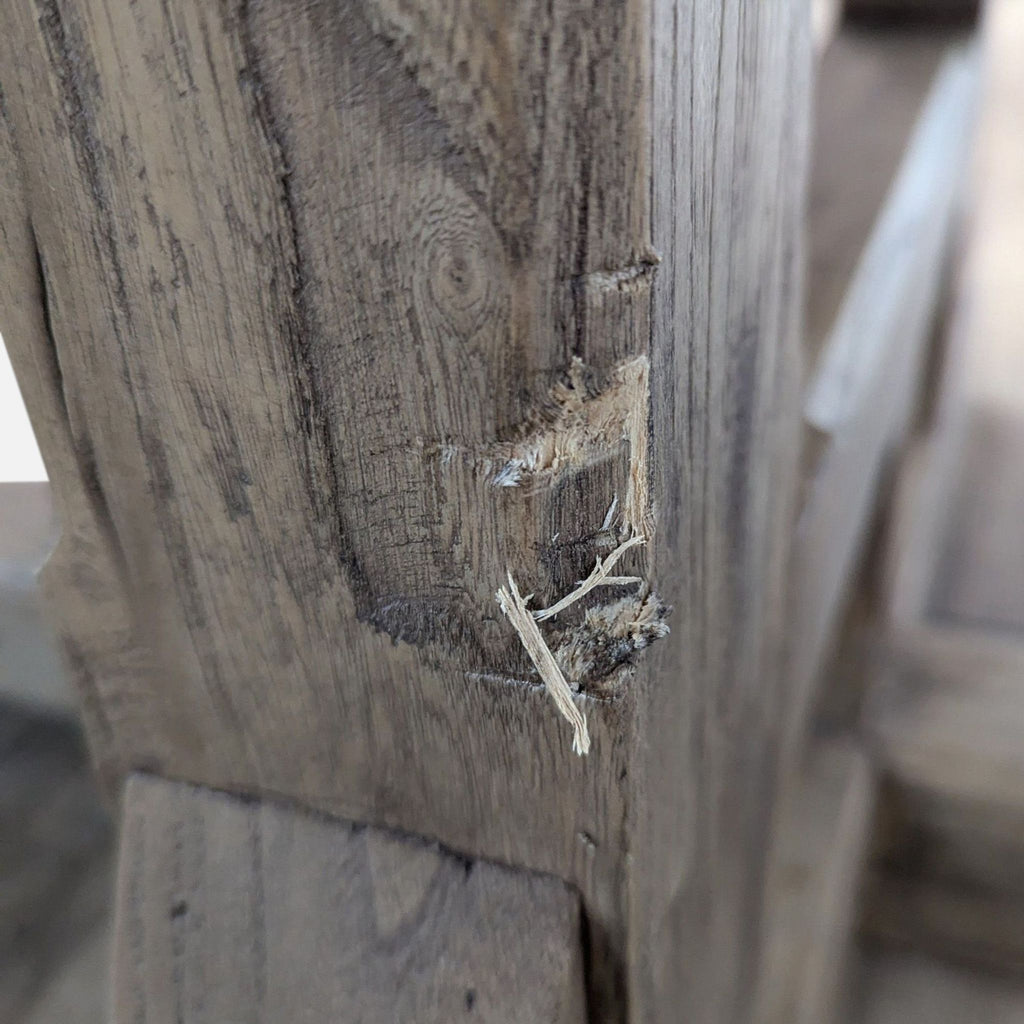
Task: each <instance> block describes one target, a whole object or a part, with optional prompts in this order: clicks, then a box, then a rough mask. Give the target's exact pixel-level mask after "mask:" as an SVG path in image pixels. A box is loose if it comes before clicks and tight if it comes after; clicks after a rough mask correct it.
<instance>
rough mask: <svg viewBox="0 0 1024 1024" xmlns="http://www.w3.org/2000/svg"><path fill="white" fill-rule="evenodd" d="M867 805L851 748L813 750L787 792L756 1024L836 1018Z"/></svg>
mask: <svg viewBox="0 0 1024 1024" xmlns="http://www.w3.org/2000/svg"><path fill="white" fill-rule="evenodd" d="M874 803H875V777H874V772H873V770H872V767H871V763H870V760H869V758H868V756H867V754H865V753H864V752H863V751H862V750H860V749H859V748H858V747H857V746H856V745H855V744H854V743H853V742H851V741H850V740H848V739H834V740H819V741H817V742H816V743H814V744H812V746H811V748H810V750H809V751H808V753H807V756H806V758H805V763H804V764H803V765H802V766H801V770H800V772H799V774H798V775H795V776H794V777H793V778H792V779H791V780H790V785H789V786H788V787H787V789H786V792H785V793H784V796H783V799H782V801H781V805H780V806H781V814H780V816H779V819H778V823H777V825H776V830H775V838H774V842H773V844H772V857H771V859H770V861H769V866H768V874H767V878H766V881H765V892H766V896H767V899H766V905H765V925H764V927H765V937H764V943H763V948H764V950H765V957H764V960H763V962H762V966H761V971H760V975H759V987H758V1000H757V1010H756V1014H755V1016H754V1018H753V1020H754V1021H756V1022H757V1024H820V1022H822V1021H832V1020H839V1019H841V1016H840V1003H841V995H842V994H844V993H843V991H842V989H843V986H842V983H843V980H844V973H845V970H846V961H847V955H848V950H849V945H850V940H851V937H852V934H853V924H854V918H855V911H854V907H855V902H856V898H857V896H858V895H859V885H860V880H861V874H862V868H863V865H864V860H865V854H866V850H867V846H868V838H869V835H870V831H871V815H872V811H873V808H874Z"/></svg>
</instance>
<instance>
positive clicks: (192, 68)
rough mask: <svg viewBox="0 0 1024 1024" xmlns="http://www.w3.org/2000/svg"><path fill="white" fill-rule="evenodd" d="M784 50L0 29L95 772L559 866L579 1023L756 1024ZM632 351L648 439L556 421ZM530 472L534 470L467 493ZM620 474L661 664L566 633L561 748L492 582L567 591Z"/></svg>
mask: <svg viewBox="0 0 1024 1024" xmlns="http://www.w3.org/2000/svg"><path fill="white" fill-rule="evenodd" d="M807 21H808V11H807V9H806V6H805V5H802V4H790V3H786V2H783V0H773V2H770V3H763V2H760V0H758V2H756V3H755V2H754V0H730V2H727V3H724V4H723V3H720V2H718V0H714V2H712V0H702V2H700V3H698V4H695V5H681V4H677V3H675V2H673V0H631V2H629V3H625V4H616V5H606V4H597V3H596V2H594V3H591V2H588V0H558V2H556V3H554V4H550V5H549V4H540V3H526V2H524V3H521V4H514V5H507V6H497V7H495V6H487V5H484V4H471V5H468V6H459V5H455V4H448V3H440V2H437V3H429V2H421V3H403V2H398V0H380V2H375V3H366V4H358V3H355V2H351V0H346V2H343V3H341V4H326V3H321V2H314V3H308V4H294V3H290V2H286V0H251V2H245V3H240V4H238V5H237V6H232V5H229V4H227V3H221V4H217V5H209V4H199V3H195V2H192V0H171V2H168V3H163V4H157V3H156V2H154V0H144V2H140V3H136V4H131V5H126V4H122V3H119V2H109V0H39V2H37V3H33V4H26V5H23V6H20V7H14V8H11V9H10V10H9V11H7V12H5V14H4V16H3V20H2V28H3V31H2V32H0V68H2V71H0V88H2V93H3V116H4V119H5V124H6V129H5V132H4V140H3V142H2V143H0V145H3V146H4V147H5V152H4V154H3V160H2V161H0V163H2V165H3V166H2V170H0V175H2V177H3V189H4V192H3V195H2V196H0V200H2V202H0V216H2V217H3V218H4V224H3V228H2V231H3V233H4V243H5V244H4V246H3V254H2V256H0V260H2V261H3V262H2V264H0V317H2V319H0V329H2V330H3V333H4V336H5V339H6V340H7V341H8V342H9V344H10V346H11V349H12V358H13V361H14V363H15V366H16V369H17V371H18V374H19V379H20V380H21V382H22V385H23V388H24V390H25V391H26V394H27V398H28V403H29V406H30V412H31V414H32V416H33V422H34V426H35V428H36V431H37V433H38V434H39V436H40V442H41V447H42V450H43V454H44V458H45V459H46V461H47V465H48V468H49V471H50V475H51V478H53V479H54V480H55V482H56V487H57V490H58V492H59V507H60V510H61V515H62V520H63V522H64V536H63V538H62V541H61V545H60V547H59V548H58V550H57V552H56V554H55V556H54V557H53V558H52V559H51V562H50V564H49V566H48V568H47V570H46V580H45V582H46V586H47V588H48V592H49V594H50V596H51V600H52V603H53V605H54V608H55V614H56V617H57V619H58V621H59V623H60V626H61V631H62V633H63V635H64V638H65V643H66V645H67V647H68V650H69V652H70V654H71V656H72V661H73V663H74V665H75V667H76V669H77V675H78V683H79V686H80V688H81V690H82V692H83V695H84V702H85V707H86V713H87V717H88V721H89V725H90V729H91V733H92V737H93V745H94V749H95V752H96V756H97V759H98V761H99V764H100V767H101V770H102V771H103V772H104V774H105V775H106V777H107V778H109V779H114V778H117V777H120V776H121V775H123V774H124V773H125V772H126V771H128V770H129V769H131V768H133V767H142V768H147V769H150V770H155V771H157V772H159V773H161V774H165V775H169V776H174V777H180V778H183V779H188V780H191V781H195V782H201V783H207V784H210V785H214V786H217V787H223V788H229V789H238V790H244V791H247V792H271V793H277V794H283V795H286V796H288V797H291V798H294V799H297V800H298V801H300V802H302V803H305V804H307V805H311V806H314V807H317V808H321V809H324V810H328V811H331V812H333V813H336V814H340V815H344V816H347V817H349V818H352V819H355V820H360V821H367V822H371V823H374V824H380V825H392V826H398V827H401V828H403V829H406V830H410V831H414V832H418V833H421V834H423V835H427V836H431V837H437V838H440V839H441V840H443V841H444V842H445V843H446V844H447V845H448V846H450V847H451V848H453V849H457V850H460V851H463V852H465V853H467V854H470V855H474V856H477V855H481V856H487V857H491V858H494V859H497V860H501V861H504V862H508V863H512V864H516V865H521V866H525V867H529V868H534V869H539V870H543V871H549V872H552V873H554V874H557V875H559V876H561V877H563V878H566V879H568V880H569V881H571V882H572V883H573V884H575V885H577V886H578V887H579V889H580V891H581V892H582V894H583V898H584V904H585V909H586V913H587V916H588V921H589V928H588V936H589V942H590V945H591V949H590V959H589V963H590V966H591V970H590V983H591V986H592V993H591V994H592V996H593V998H594V1003H593V1007H594V1009H593V1012H595V1013H598V1014H607V1015H608V1016H610V1017H613V1016H615V1015H616V1014H621V1013H622V1012H623V1011H624V1007H625V1006H626V1005H627V1004H628V1006H629V1012H630V1014H631V1015H632V1019H636V1020H643V1021H652V1022H655V1021H659V1020H676V1019H678V1018H679V1016H680V1015H682V1016H684V1017H685V1018H686V1019H688V1020H693V1021H702V1020H725V1019H729V1018H731V1017H736V1016H740V1017H742V1016H743V1013H744V1010H743V1007H744V1006H745V1004H746V1003H747V1002H748V1001H749V998H750V991H749V986H748V985H744V984H742V983H738V981H737V979H743V978H747V977H749V976H750V974H751V971H752V969H753V968H752V965H753V964H754V962H755V959H756V955H757V951H756V945H757V941H756V928H754V927H753V922H754V921H755V920H756V917H757V912H758V911H757V907H758V903H759V899H760V893H759V891H758V884H757V879H758V877H759V875H760V871H761V861H762V859H763V854H762V852H761V851H762V849H763V846H764V842H763V840H764V835H765V831H766V827H767V822H768V819H769V817H770V814H771V805H772V801H773V793H774V789H775V781H774V773H773V765H774V763H775V759H776V749H775V746H776V744H775V737H776V734H777V731H778V727H779V722H780V721H781V720H782V719H783V718H784V717H785V716H786V713H787V712H786V708H785V702H784V700H782V699H781V697H780V695H781V692H782V691H781V689H780V686H779V679H778V659H777V653H778V648H779V644H780V634H781V632H782V617H783V602H782V601H780V600H779V599H778V594H779V590H780V587H781V579H782V573H783V568H784V565H785V560H786V559H785V552H786V547H787V540H788V537H789V535H790V532H791V521H792V499H793V493H794V477H795V460H796V451H797V435H798V424H797V388H798V384H799V379H800V376H801V374H800V371H799V358H800V357H799V351H798V344H797V341H798V326H799V323H798V322H799V311H800V307H801V287H800V286H801V276H800V271H799V267H800V242H799V238H800V233H801V225H802V203H803V185H804V180H805V162H806V148H807V125H808V116H807V114H808V103H809V89H808V75H809V69H810V63H811V52H810V51H811V44H810V33H809V25H808V24H807ZM655 253H657V254H658V255H660V260H661V262H660V265H659V264H658V263H657V256H656V255H655ZM645 357H646V358H648V359H649V361H650V400H649V410H648V409H646V408H644V407H643V404H646V402H647V395H646V394H643V393H642V392H641V393H639V394H638V396H637V398H636V401H635V402H634V404H633V407H632V408H631V409H630V412H631V414H632V415H634V416H635V417H636V418H638V419H639V421H640V422H641V423H642V422H643V421H644V420H645V419H648V417H649V419H648V422H649V427H650V429H649V434H648V435H647V437H646V438H644V437H643V436H641V439H640V443H632V444H626V443H625V442H624V441H623V440H622V439H621V436H620V435H621V434H622V433H625V430H624V429H623V430H621V431H617V430H615V429H611V428H608V425H607V424H606V425H605V429H592V428H593V427H594V420H595V419H596V418H597V417H595V416H593V415H591V413H590V412H588V408H587V407H584V408H583V409H582V411H580V409H579V408H576V407H577V406H579V404H580V403H579V395H580V393H581V392H585V394H586V395H587V397H588V399H589V398H593V399H595V402H600V401H602V400H603V399H602V397H601V396H605V397H607V396H608V394H609V391H610V389H611V388H612V387H614V379H615V374H616V372H617V370H619V369H620V368H622V367H623V366H626V365H635V361H636V360H643V359H644V358H645ZM574 403H575V404H574ZM637 403H641V404H640V405H637ZM596 407H597V406H596V405H592V406H590V407H589V408H590V409H591V410H593V409H595V408H596ZM573 408H576V411H575V412H572V409H573ZM567 417H568V418H567ZM614 426H615V424H614V423H613V424H612V427H614ZM641 435H643V431H641ZM632 436H633V437H634V440H636V435H632ZM569 441H572V442H573V443H572V444H569V443H568V442H569ZM644 441H646V443H643V442H644ZM524 445H525V446H527V447H530V446H531V445H532V446H534V448H537V449H539V450H543V451H548V452H550V451H552V450H554V451H557V452H559V453H560V459H561V461H560V462H559V463H557V464H555V463H549V462H544V461H543V460H541V462H540V464H539V466H538V467H537V468H536V471H535V472H534V473H533V475H532V476H531V474H530V473H527V474H526V479H524V480H523V485H522V486H518V487H496V486H494V484H495V480H496V479H506V480H507V479H508V475H507V474H505V475H504V476H503V473H502V471H503V469H504V468H506V467H508V466H509V465H510V464H511V463H513V462H515V461H516V459H517V458H518V456H517V453H521V452H522V450H523V446H524ZM520 461H522V460H520ZM636 480H642V481H645V482H649V483H650V493H651V496H652V498H653V507H654V516H653V526H654V542H653V543H652V544H649V545H648V546H647V548H645V549H644V550H643V551H641V552H636V551H634V552H631V554H630V556H629V559H628V560H627V561H624V562H623V563H622V565H623V568H622V571H623V572H625V573H630V574H632V573H636V574H638V575H641V576H643V577H644V579H645V581H646V582H645V583H644V584H643V587H642V590H644V591H645V590H646V588H647V587H648V586H651V587H655V588H656V589H657V593H658V594H660V595H661V598H662V599H664V601H665V602H666V603H667V604H668V605H671V606H672V607H673V608H674V611H673V612H672V614H671V616H670V618H669V622H670V624H671V627H672V634H671V636H670V637H668V638H666V639H661V640H659V641H658V643H656V644H654V645H653V646H652V647H651V649H650V651H649V652H646V651H645V652H644V653H643V654H642V657H641V655H640V652H639V651H638V648H639V647H640V646H641V645H642V644H643V643H646V642H647V640H648V639H649V638H650V637H649V634H646V633H644V632H643V631H642V630H638V629H636V628H634V626H633V624H632V623H630V622H629V617H630V616H629V614H628V612H629V605H628V603H627V605H626V606H624V618H625V622H624V623H623V622H622V620H621V619H620V620H619V626H617V627H616V629H618V632H615V631H614V630H611V631H608V632H602V629H603V627H596V628H590V627H588V626H587V624H586V623H581V622H580V621H579V620H578V618H577V619H573V618H571V617H570V618H569V619H568V620H567V621H566V622H564V623H562V622H559V621H557V620H556V621H555V623H553V624H552V625H551V626H550V627H548V629H547V636H548V639H549V642H550V643H551V645H552V646H554V647H556V648H560V649H562V650H563V651H564V654H565V657H566V658H567V659H571V658H572V657H574V656H575V655H576V654H579V653H580V652H582V654H583V655H584V657H583V658H582V659H578V660H582V662H583V663H584V664H585V666H587V671H586V673H584V677H583V678H582V680H581V689H582V691H583V693H582V694H581V696H580V697H579V698H578V700H579V702H580V706H581V707H582V708H584V709H585V711H586V714H587V716H588V718H589V720H590V730H591V734H592V737H593V749H592V752H591V754H590V756H589V757H588V758H587V759H585V760H584V759H580V758H577V757H575V756H573V755H572V753H571V751H570V739H571V735H570V732H569V730H568V729H567V727H566V726H565V723H564V722H563V721H562V720H561V719H560V718H559V717H558V716H557V714H556V713H555V712H554V710H553V708H552V705H551V703H550V701H549V700H548V698H547V697H546V695H545V694H544V692H543V691H542V690H541V689H540V688H539V687H538V686H537V685H536V683H537V679H536V676H535V674H534V673H533V671H532V668H531V665H530V663H529V660H528V659H527V658H526V656H525V654H524V652H523V650H522V647H521V645H520V643H519V641H518V639H517V637H516V635H515V633H514V631H513V630H512V629H511V628H510V626H509V624H508V623H507V622H506V621H505V620H504V619H503V618H502V617H501V615H500V613H499V611H498V609H497V606H496V604H495V601H494V593H495V590H496V589H497V587H498V586H499V585H500V584H501V583H502V582H503V581H504V578H505V573H506V570H509V569H511V570H512V571H513V573H514V574H515V576H516V579H517V581H518V582H519V584H520V586H521V588H522V590H523V592H524V593H529V592H531V591H532V592H534V593H535V594H536V599H537V606H538V607H539V606H540V604H541V602H543V603H549V602H550V600H552V599H554V598H556V597H558V596H560V595H561V594H563V593H565V592H566V591H567V590H568V589H569V588H570V587H571V586H572V585H573V583H574V582H575V580H577V579H579V578H581V577H582V576H583V575H585V574H586V572H587V571H588V570H589V568H590V567H591V566H592V565H593V563H594V559H595V557H596V556H597V555H598V554H602V553H605V551H606V550H607V547H606V545H608V544H609V543H613V542H614V537H613V536H609V531H608V530H602V524H603V522H604V518H605V514H606V511H607V509H608V507H609V505H610V504H611V502H612V500H613V498H614V497H615V496H618V498H619V499H620V503H621V504H625V503H626V500H627V498H628V496H629V494H630V482H631V481H633V482H634V483H635V481H636ZM635 590H636V588H635V587H634V588H633V590H632V591H625V592H624V593H625V594H626V595H627V601H628V600H635V601H639V600H640V596H642V593H641V595H640V596H637V597H631V596H630V595H631V594H633V593H634V591H635ZM609 593H610V594H611V596H609ZM617 597H618V594H617V593H615V592H604V593H602V594H601V595H600V596H599V598H598V599H597V601H596V609H597V611H598V612H600V611H601V610H602V609H603V608H606V606H607V604H608V603H610V602H612V601H614V600H615V599H616V598H617ZM656 607H657V605H656ZM634 661H635V662H636V665H635V669H634V668H633V667H632V666H631V664H630V663H631V662H634Z"/></svg>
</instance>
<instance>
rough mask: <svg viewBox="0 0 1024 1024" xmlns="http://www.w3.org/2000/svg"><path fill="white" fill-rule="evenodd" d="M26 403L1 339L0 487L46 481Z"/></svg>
mask: <svg viewBox="0 0 1024 1024" xmlns="http://www.w3.org/2000/svg"><path fill="white" fill-rule="evenodd" d="M45 479H46V469H45V467H44V466H43V460H42V457H41V456H40V454H39V446H38V445H37V444H36V439H35V436H34V435H33V433H32V427H31V426H30V424H29V422H28V413H26V412H25V403H24V402H23V401H22V400H21V392H20V391H19V390H18V384H17V382H16V381H15V379H14V370H13V369H12V368H11V361H10V359H8V358H7V349H6V348H4V346H3V339H2V338H0V483H2V482H4V481H13V480H45Z"/></svg>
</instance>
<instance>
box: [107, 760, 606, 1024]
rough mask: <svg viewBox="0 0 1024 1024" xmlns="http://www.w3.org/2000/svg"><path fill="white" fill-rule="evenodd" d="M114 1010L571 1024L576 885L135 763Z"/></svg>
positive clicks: (149, 1014) (119, 1015)
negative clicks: (162, 775)
mask: <svg viewBox="0 0 1024 1024" xmlns="http://www.w3.org/2000/svg"><path fill="white" fill-rule="evenodd" d="M122 829H123V832H122V842H121V853H120V860H119V866H118V882H117V910H116V923H115V932H116V958H115V962H114V1004H113V1005H114V1008H115V1012H114V1015H113V1017H112V1020H113V1021H114V1024H122V1022H124V1024H129V1022H133V1021H137V1020H146V1021H152V1022H153V1024H163V1022H167V1024H173V1022H175V1021H181V1020H187V1021H189V1022H190V1024H207V1022H209V1024H220V1022H223V1021H257V1020H268V1021H289V1020H301V1021H367V1022H369V1021H381V1022H383V1021H388V1022H394V1024H430V1022H437V1024H449V1022H451V1021H456V1020H460V1021H461V1020H467V1021H482V1022H494V1024H513V1022H522V1024H535V1022H539V1021H551V1022H553V1024H556V1022H557V1024H562V1022H564V1024H583V1022H584V1021H585V1020H586V1011H585V1007H584V1002H583V964H582V945H581V935H580V917H579V901H578V899H577V897H576V895H575V894H574V893H572V892H571V891H570V890H569V889H568V887H567V886H566V885H565V884H564V883H563V882H561V881H559V880H558V879H554V878H545V877H541V876H533V875H529V874H527V873H525V872H521V871H512V870H509V869H508V868H503V867H498V866H495V865H491V864H485V863H480V862H470V861H466V860H464V859H462V858H459V857H455V856H453V855H451V854H449V853H445V852H443V851H441V850H439V849H438V848H437V847H436V846H435V845H429V844H427V843H424V842H422V841H420V840H416V839H409V838H399V837H397V836H395V835H392V834H388V833H385V832H382V831H380V830H378V829H375V828H368V827H362V826H354V825H349V824H345V823H342V822H337V821H330V820H327V819H324V818H319V817H314V816H312V815H309V814H306V813H303V812H301V811H298V810H295V809H293V808H290V807H286V806H282V805H277V804H271V803H264V802H261V801H251V800H243V799H239V798H237V797H231V796H226V795H224V794H220V793H213V792H211V791H209V790H203V789H199V788H197V787H193V786H189V785H186V784H183V783H175V782H167V781H165V780H162V779H153V778H147V777H144V776H134V777H132V778H130V779H129V781H128V784H127V787H126V790H125V796H124V815H123V823H122Z"/></svg>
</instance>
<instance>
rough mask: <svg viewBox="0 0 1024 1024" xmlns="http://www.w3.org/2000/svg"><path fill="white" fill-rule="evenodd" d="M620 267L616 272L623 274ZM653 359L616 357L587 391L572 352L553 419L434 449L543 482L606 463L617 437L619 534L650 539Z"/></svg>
mask: <svg viewBox="0 0 1024 1024" xmlns="http://www.w3.org/2000/svg"><path fill="white" fill-rule="evenodd" d="M620 273H621V272H620ZM649 373H650V361H649V360H648V358H647V356H646V355H641V356H636V357H635V358H633V359H629V360H627V361H626V362H624V363H620V364H619V365H618V366H617V367H616V368H615V369H614V370H613V371H612V374H611V380H610V382H609V384H608V386H607V387H605V388H603V389H602V390H600V391H598V392H597V393H596V394H591V393H589V392H588V389H587V384H586V377H587V367H586V366H585V364H584V363H583V361H582V360H581V359H579V358H578V357H574V358H573V360H572V363H571V364H570V366H569V370H568V374H567V380H565V381H561V382H559V383H558V384H556V385H555V386H554V387H553V388H552V389H551V392H550V395H549V405H550V406H551V408H552V409H553V418H552V419H551V420H549V421H548V422H546V423H544V424H543V425H541V426H535V427H527V428H525V429H524V435H523V437H522V438H521V439H519V440H516V441H501V442H496V443H494V444H490V445H487V446H482V447H479V448H474V449H469V450H466V449H462V448H459V447H458V446H456V445H452V444H446V445H441V446H439V447H438V448H437V449H436V450H437V452H438V453H439V454H440V458H441V464H442V465H449V464H450V463H451V462H452V461H453V460H454V459H455V458H456V457H464V458H467V459H468V460H470V461H471V462H472V464H473V465H474V466H475V467H476V468H477V469H478V470H479V472H480V473H481V475H482V476H483V477H484V478H485V479H486V480H487V481H488V482H489V483H490V484H491V485H492V486H494V487H528V486H530V485H536V486H545V485H549V484H551V483H552V482H554V481H555V480H556V479H558V478H559V477H561V476H563V475H565V474H567V473H574V472H579V471H580V470H582V469H584V468H586V467H587V466H592V465H595V464H597V463H599V462H603V461H604V460H606V459H607V458H609V456H610V455H612V454H614V452H615V451H616V450H617V448H618V446H619V445H620V444H622V442H624V441H625V442H627V443H628V445H629V480H628V483H627V487H626V496H625V499H624V501H623V503H622V523H621V530H620V533H621V535H622V536H625V537H632V536H635V535H639V536H641V537H643V538H644V539H645V540H650V539H651V537H652V534H653V525H654V520H653V516H652V514H651V506H650V490H649V486H648V482H647V479H648V473H649V463H650V460H649V439H648V430H647V424H648V420H649V416H650V382H649Z"/></svg>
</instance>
